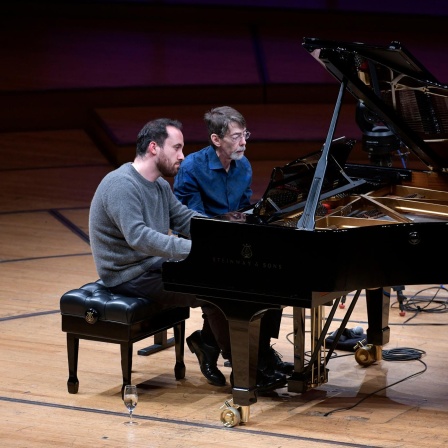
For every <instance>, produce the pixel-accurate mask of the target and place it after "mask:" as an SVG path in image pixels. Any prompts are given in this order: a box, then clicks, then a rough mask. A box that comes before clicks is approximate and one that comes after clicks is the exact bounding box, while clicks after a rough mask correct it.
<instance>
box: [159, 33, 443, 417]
mask: <svg viewBox="0 0 448 448" xmlns="http://www.w3.org/2000/svg"><path fill="white" fill-rule="evenodd" d="M303 47H304V49H305V50H306V51H308V52H309V54H310V55H311V56H312V57H314V58H315V59H316V60H317V61H318V62H319V63H320V64H321V65H322V66H323V67H324V69H326V70H327V71H328V72H329V73H330V74H331V75H333V76H334V77H335V78H336V79H337V80H338V81H339V83H340V89H339V93H338V95H337V98H336V103H335V108H334V112H333V116H332V119H331V122H330V125H329V131H328V134H327V138H326V140H325V142H323V145H322V148H321V150H319V151H317V152H315V153H311V154H309V155H307V156H305V157H300V158H298V159H297V160H294V161H291V162H290V163H288V164H286V165H285V166H282V167H275V168H274V169H273V171H272V175H271V179H270V182H269V185H268V186H267V188H266V191H265V193H264V194H263V196H262V198H261V199H260V200H259V201H258V202H257V203H256V204H253V205H252V206H250V207H249V208H247V209H244V210H237V211H235V212H232V213H228V214H226V215H222V216H216V217H214V218H194V219H193V220H192V223H191V238H192V250H191V252H190V254H189V256H188V257H187V258H186V259H185V260H183V261H180V262H167V263H165V264H164V266H163V282H164V287H165V289H167V290H170V291H181V292H187V293H192V294H196V295H197V296H200V297H201V298H202V299H204V300H206V301H209V302H211V303H213V304H215V305H216V306H218V307H219V308H220V309H221V310H222V311H223V312H224V314H225V315H226V317H227V320H228V322H229V327H230V335H231V344H232V358H233V359H232V365H233V378H234V386H233V389H232V395H233V403H232V402H226V403H225V407H224V409H225V411H224V412H223V414H222V417H221V419H222V421H223V423H224V425H225V426H235V425H236V424H239V423H241V424H244V423H247V422H248V420H249V413H250V406H251V405H252V404H254V403H256V401H257V389H256V366H257V357H258V356H257V355H258V342H257V341H258V334H259V330H260V318H261V317H262V316H263V314H264V312H265V311H266V310H267V309H281V308H283V307H285V306H292V307H293V316H294V318H293V326H294V373H293V374H292V376H291V378H290V379H289V380H288V390H289V391H293V392H299V393H302V392H305V391H307V390H310V389H312V388H315V387H318V386H319V385H321V384H323V383H325V382H327V381H328V372H329V370H328V369H327V361H328V359H329V357H330V356H331V353H332V351H333V350H334V347H335V344H336V343H337V340H338V338H339V336H340V333H341V332H342V331H343V329H344V327H345V325H346V324H347V321H348V320H349V317H350V314H351V312H352V311H353V307H354V306H356V302H357V300H358V297H359V295H360V293H361V291H362V290H365V291H366V300H367V314H368V329H367V343H368V344H370V346H371V347H374V348H376V349H377V352H378V348H379V352H380V349H381V346H382V345H384V344H386V343H387V342H388V341H389V337H390V329H389V327H388V320H389V307H390V292H391V288H392V287H394V286H395V285H411V284H412V285H420V284H444V283H448V270H447V269H446V266H445V265H444V263H440V264H439V263H437V262H436V261H435V254H436V252H438V253H444V252H446V251H447V250H448V193H447V190H448V174H447V171H448V87H447V86H446V85H442V84H441V83H439V82H438V81H437V79H435V78H434V76H433V75H432V74H431V73H430V72H429V71H428V70H427V69H425V67H424V66H423V65H422V64H421V63H420V62H419V61H418V60H417V59H416V58H415V57H414V56H413V55H412V54H411V53H410V52H409V51H408V50H407V49H406V48H405V47H404V46H402V45H401V44H400V43H398V42H392V43H391V44H390V45H388V46H377V45H368V44H363V43H348V42H335V41H328V40H321V39H317V38H304V40H303ZM349 94H351V96H349V98H350V99H351V100H353V97H354V99H355V101H356V102H357V106H356V116H355V117H354V120H356V122H357V124H358V126H359V128H360V129H361V130H362V135H363V137H362V139H361V141H356V140H354V139H352V138H350V137H346V136H337V135H335V133H336V130H337V122H338V119H339V116H340V111H341V107H342V106H343V103H344V99H345V97H346V96H347V95H349ZM359 148H361V149H360V150H361V151H363V152H364V153H365V154H366V155H367V160H369V162H368V163H365V164H357V163H352V162H350V155H351V154H352V153H353V151H356V150H358V151H359ZM394 254H395V255H394ZM224 273H225V275H224ZM350 293H354V296H353V300H352V301H351V303H350V306H349V307H348V309H347V312H346V315H345V317H344V319H343V321H342V324H341V326H340V328H339V332H338V334H337V335H336V337H335V339H334V341H333V345H332V346H331V347H326V348H324V346H325V337H326V335H327V334H328V328H329V326H330V324H331V321H332V318H333V316H334V314H335V311H336V309H337V307H338V306H340V305H341V300H343V299H344V298H345V297H346V296H347V294H350ZM306 313H310V324H311V332H310V335H311V336H310V338H311V341H310V344H311V347H312V349H311V356H309V357H308V358H307V359H305V345H306V341H305V320H306Z"/></svg>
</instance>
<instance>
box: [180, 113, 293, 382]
mask: <svg viewBox="0 0 448 448" xmlns="http://www.w3.org/2000/svg"><path fill="white" fill-rule="evenodd" d="M204 121H205V123H206V125H207V129H208V137H209V142H210V145H209V146H207V147H205V148H203V149H201V150H200V151H197V152H195V153H192V154H189V155H188V156H187V157H185V159H184V160H183V161H182V163H181V166H180V168H179V171H178V173H177V175H176V176H175V178H174V194H175V195H176V196H177V198H178V199H179V200H180V201H181V202H182V203H183V204H185V205H187V206H188V208H190V209H193V210H195V211H197V212H199V213H201V214H203V215H207V216H209V217H213V216H217V215H221V214H225V213H228V212H232V211H236V210H239V209H242V208H244V207H247V206H249V205H250V199H251V196H252V190H251V183H252V167H251V164H250V162H249V160H248V159H247V157H246V156H245V155H244V153H245V151H246V141H247V140H248V139H249V137H250V132H249V131H248V130H247V129H246V120H245V118H244V117H243V116H242V115H241V114H240V113H239V112H238V111H237V110H235V109H233V108H232V107H229V106H222V107H217V108H215V109H212V110H210V111H208V112H206V113H205V115H204ZM280 321H281V311H280V312H279V311H278V310H268V311H266V313H265V315H264V317H263V319H262V330H261V335H260V359H259V368H260V369H261V370H264V371H268V372H271V373H272V372H277V373H281V374H290V373H292V370H293V367H294V365H293V364H292V363H288V362H284V361H282V360H281V355H280V354H279V353H277V352H276V351H275V350H274V349H273V348H272V347H271V345H270V339H271V337H274V338H278V333H279V330H280ZM204 342H205V344H207V345H208V346H213V345H216V343H214V341H211V340H208V341H203V340H202V337H201V332H200V331H196V332H194V333H193V334H192V335H191V336H190V337H188V338H187V344H188V346H189V347H190V350H192V351H193V352H195V353H196V354H197V355H198V352H200V347H201V346H202V344H203V343H204ZM198 357H199V356H198ZM209 360H210V357H209ZM217 360H218V357H216V361H217ZM213 368H214V366H213Z"/></svg>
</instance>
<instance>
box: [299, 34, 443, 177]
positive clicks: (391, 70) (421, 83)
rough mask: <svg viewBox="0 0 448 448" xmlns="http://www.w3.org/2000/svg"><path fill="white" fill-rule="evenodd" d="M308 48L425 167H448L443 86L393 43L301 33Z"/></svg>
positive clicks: (437, 169) (304, 45)
mask: <svg viewBox="0 0 448 448" xmlns="http://www.w3.org/2000/svg"><path fill="white" fill-rule="evenodd" d="M303 47H304V48H305V49H306V50H307V51H309V52H310V53H311V55H312V56H313V57H315V58H316V59H317V60H318V61H319V62H320V63H321V64H322V65H323V66H324V67H325V68H326V70H327V71H328V72H329V73H331V74H332V75H333V76H334V77H335V78H336V79H337V80H338V81H339V82H341V83H342V84H345V85H346V89H347V90H348V91H349V92H350V93H351V94H352V95H353V96H354V97H355V98H356V99H357V100H358V101H359V103H360V104H361V105H362V106H363V107H365V109H366V110H368V111H369V116H368V117H367V120H371V121H372V124H374V121H375V120H378V121H379V122H381V123H382V124H384V125H385V126H386V127H387V128H388V129H389V130H390V131H392V132H393V133H394V134H395V135H396V136H397V137H398V139H399V140H400V141H401V142H402V144H403V145H405V147H406V148H407V149H408V150H410V151H411V152H412V153H413V154H414V155H416V156H417V157H418V159H420V161H421V162H422V163H423V164H424V165H425V166H426V167H427V168H428V169H430V170H435V171H443V172H446V171H447V170H448V163H447V162H448V157H447V153H448V86H446V85H442V84H440V83H439V82H438V81H437V79H436V78H435V77H434V76H433V75H432V74H431V73H430V72H429V71H428V70H427V69H426V68H425V67H423V65H422V64H421V63H420V62H419V61H418V60H417V59H416V58H415V57H414V56H413V55H412V54H411V53H410V52H409V51H408V50H407V49H406V48H405V47H404V46H403V45H401V44H400V43H399V42H392V43H391V44H390V45H389V46H387V47H381V46H375V45H367V44H363V43H358V42H354V43H348V42H340V41H338V42H336V41H328V40H321V39H316V38H307V37H305V38H304V40H303Z"/></svg>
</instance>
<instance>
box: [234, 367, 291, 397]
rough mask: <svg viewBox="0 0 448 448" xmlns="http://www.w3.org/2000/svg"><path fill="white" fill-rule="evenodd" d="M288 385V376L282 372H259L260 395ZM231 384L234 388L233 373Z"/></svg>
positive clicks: (259, 370)
mask: <svg viewBox="0 0 448 448" xmlns="http://www.w3.org/2000/svg"><path fill="white" fill-rule="evenodd" d="M286 383H287V379H286V375H283V373H280V372H275V371H273V372H267V371H266V370H261V369H258V370H257V384H256V387H257V391H258V392H260V393H263V392H269V391H272V390H275V389H279V388H281V387H283V386H285V385H286ZM230 384H231V386H232V387H233V386H234V384H233V372H232V373H231V374H230Z"/></svg>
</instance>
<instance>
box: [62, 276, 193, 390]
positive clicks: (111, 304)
mask: <svg viewBox="0 0 448 448" xmlns="http://www.w3.org/2000/svg"><path fill="white" fill-rule="evenodd" d="M60 310H61V316H62V331H64V332H66V333H67V355H68V370H69V377H68V381H67V389H68V392H69V393H71V394H76V393H77V392H78V389H79V381H78V376H77V370H78V351H79V340H80V339H88V340H93V341H101V342H109V343H113V344H120V347H121V369H122V373H123V384H122V388H121V392H122V394H123V390H124V386H125V385H127V384H131V371H132V348H133V344H134V342H137V341H140V340H142V339H145V338H147V337H149V336H154V345H153V346H151V347H148V348H146V349H144V350H139V354H143V355H150V354H152V353H155V352H158V351H160V350H163V349H166V348H168V347H172V346H173V345H174V346H175V354H176V363H175V366H174V374H175V377H176V379H177V380H180V379H182V378H185V364H184V342H185V320H186V319H188V318H189V317H190V308H189V307H173V308H165V309H161V308H160V306H159V305H157V304H156V303H155V302H152V301H150V300H147V299H143V298H138V297H127V296H124V295H121V294H113V293H112V292H111V291H109V289H107V288H106V287H105V286H104V284H103V283H102V282H101V280H98V281H96V282H92V283H87V284H86V285H84V286H81V287H80V288H78V289H72V290H70V291H67V292H66V293H64V294H63V295H62V297H61V299H60ZM169 328H173V331H174V338H170V339H167V336H166V332H167V330H168V329H169ZM140 352H142V353H140Z"/></svg>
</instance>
